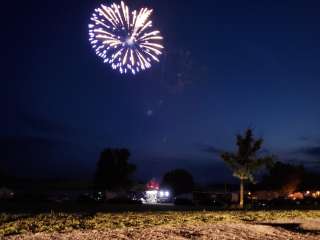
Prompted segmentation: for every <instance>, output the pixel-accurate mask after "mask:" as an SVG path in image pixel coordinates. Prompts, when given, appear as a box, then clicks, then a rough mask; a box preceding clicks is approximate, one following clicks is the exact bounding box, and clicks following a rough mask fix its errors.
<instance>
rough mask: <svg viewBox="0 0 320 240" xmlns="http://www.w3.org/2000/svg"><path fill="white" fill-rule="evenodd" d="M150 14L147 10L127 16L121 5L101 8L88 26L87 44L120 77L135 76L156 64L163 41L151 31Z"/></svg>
mask: <svg viewBox="0 0 320 240" xmlns="http://www.w3.org/2000/svg"><path fill="white" fill-rule="evenodd" d="M152 12H153V10H151V9H148V8H141V9H140V10H139V11H136V10H134V11H132V12H130V10H129V7H128V6H127V5H126V4H125V3H124V2H122V1H121V3H120V5H118V4H116V3H113V4H111V5H110V6H106V5H103V4H101V6H100V7H99V8H97V9H95V11H94V13H93V14H92V17H91V19H90V20H91V23H90V24H89V41H90V43H91V45H92V48H93V49H95V52H96V54H97V55H98V56H99V57H101V58H102V59H103V60H104V62H105V63H109V64H110V65H111V67H112V68H113V69H117V70H119V71H120V72H121V73H127V72H131V73H133V74H135V73H137V72H139V71H141V70H145V69H147V68H150V67H151V63H152V62H153V61H155V62H159V55H161V54H162V49H163V46H162V44H161V41H162V39H163V38H162V36H161V35H160V31H158V30H154V29H153V26H152V21H151V20H150V16H151V14H152Z"/></svg>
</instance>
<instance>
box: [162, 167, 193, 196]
mask: <svg viewBox="0 0 320 240" xmlns="http://www.w3.org/2000/svg"><path fill="white" fill-rule="evenodd" d="M162 185H163V186H166V187H170V188H171V189H172V190H173V191H174V193H175V194H181V193H189V192H192V190H193V186H194V181H193V177H192V175H191V173H189V172H188V171H186V170H184V169H175V170H173V171H170V172H167V173H166V174H165V175H164V177H163V180H162Z"/></svg>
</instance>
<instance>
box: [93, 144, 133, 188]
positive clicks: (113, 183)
mask: <svg viewBox="0 0 320 240" xmlns="http://www.w3.org/2000/svg"><path fill="white" fill-rule="evenodd" d="M129 156H130V152H129V150H127V149H105V150H104V151H102V153H101V155H100V158H99V161H98V164H97V169H96V173H95V186H96V187H97V188H99V189H108V190H121V189H126V188H128V187H130V185H131V180H130V175H131V174H132V173H133V172H134V171H135V170H136V166H135V165H133V164H130V163H128V159H129Z"/></svg>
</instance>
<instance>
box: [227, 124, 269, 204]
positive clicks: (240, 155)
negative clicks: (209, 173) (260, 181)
mask: <svg viewBox="0 0 320 240" xmlns="http://www.w3.org/2000/svg"><path fill="white" fill-rule="evenodd" d="M262 143H263V140H262V139H258V140H256V139H254V137H253V134H252V130H251V129H248V130H247V131H246V132H245V134H244V136H242V135H237V141H236V144H237V148H238V149H237V152H236V153H229V152H225V153H222V154H221V158H222V159H223V160H224V161H225V162H226V163H227V164H228V165H229V166H230V168H231V169H232V171H233V175H234V176H235V177H237V178H239V179H240V203H239V205H240V208H243V205H244V181H246V180H249V181H251V182H253V181H254V177H253V174H254V173H255V172H256V171H257V170H259V169H261V168H263V167H264V166H267V165H271V164H272V162H273V157H272V156H265V157H259V152H260V150H261V145H262Z"/></svg>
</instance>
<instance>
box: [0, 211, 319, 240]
mask: <svg viewBox="0 0 320 240" xmlns="http://www.w3.org/2000/svg"><path fill="white" fill-rule="evenodd" d="M145 207H147V206H145ZM162 207H164V206H162ZM114 210H117V207H116V206H114ZM121 210H122V212H119V211H114V212H109V213H99V212H95V213H88V212H82V213H80V212H79V213H57V212H51V213H42V214H31V213H23V214H22V213H19V214H13V213H2V214H0V238H3V239H39V240H40V239H57V240H58V239H61V240H62V239H222V240H224V239H244V240H249V239H250V240H253V239H263V240H273V239H283V240H287V239H293V240H295V239H310V240H320V211H319V210H268V211H156V210H154V211H149V212H147V211H140V212H125V211H123V208H121Z"/></svg>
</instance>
